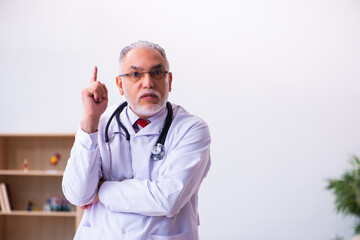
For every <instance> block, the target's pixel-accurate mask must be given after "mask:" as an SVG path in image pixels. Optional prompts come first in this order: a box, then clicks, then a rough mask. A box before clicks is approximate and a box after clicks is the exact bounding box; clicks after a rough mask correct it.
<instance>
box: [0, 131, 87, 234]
mask: <svg viewBox="0 0 360 240" xmlns="http://www.w3.org/2000/svg"><path fill="white" fill-rule="evenodd" d="M73 142H74V135H70V134H68V135H0V182H4V183H6V185H7V188H8V195H9V199H10V204H11V211H10V212H7V213H4V212H0V239H6V240H13V239H30V240H32V239H36V240H43V239H44V240H45V239H53V240H57V239H59V240H60V239H61V240H66V239H69V240H70V239H73V237H74V234H75V230H76V227H77V225H78V223H79V221H80V218H81V216H82V212H81V210H80V209H79V208H75V211H70V212H64V211H50V212H49V211H43V206H44V204H46V200H47V199H49V198H51V196H52V195H57V196H58V197H59V198H60V199H64V198H65V197H64V195H63V193H62V189H61V181H62V176H63V172H64V169H65V166H66V162H67V160H68V158H69V156H70V149H71V147H72V144H73ZM56 154H59V155H60V161H59V162H58V164H57V165H56V166H53V165H51V164H50V159H51V157H52V156H54V155H56ZM24 159H27V161H28V170H27V171H24V170H23V169H24ZM29 202H31V203H32V206H33V209H35V210H32V211H27V206H28V203H29Z"/></svg>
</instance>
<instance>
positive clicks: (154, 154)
mask: <svg viewBox="0 0 360 240" xmlns="http://www.w3.org/2000/svg"><path fill="white" fill-rule="evenodd" d="M164 156H165V151H164V146H163V145H162V144H161V143H157V144H156V145H155V146H154V147H153V149H152V150H151V158H152V159H153V160H154V161H159V160H163V159H164Z"/></svg>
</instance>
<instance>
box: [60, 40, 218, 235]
mask: <svg viewBox="0 0 360 240" xmlns="http://www.w3.org/2000/svg"><path fill="white" fill-rule="evenodd" d="M119 70H120V75H119V76H118V77H117V78H116V84H117V87H118V89H119V92H120V94H121V95H125V98H126V101H127V103H128V105H127V106H126V107H125V108H124V109H123V110H122V111H121V113H120V115H119V118H118V120H119V121H117V120H116V119H115V118H114V119H113V120H112V121H111V122H110V125H109V128H108V131H107V134H108V136H109V141H108V143H107V142H105V127H106V124H107V122H108V121H109V119H110V116H111V115H112V113H113V112H114V111H115V109H116V108H117V107H118V106H119V105H120V104H121V103H120V104H118V105H117V106H114V107H109V108H108V109H107V103H108V92H107V88H106V86H105V85H104V84H103V83H101V82H100V81H98V80H97V68H96V67H95V68H94V71H93V73H92V77H91V80H90V85H89V87H88V88H86V89H84V90H83V91H82V101H83V107H84V114H83V117H82V119H81V127H80V128H79V130H78V132H77V134H76V138H75V142H74V145H73V148H72V150H71V156H70V159H69V160H68V163H67V166H66V170H65V173H64V177H63V182H62V186H63V192H64V194H65V196H66V198H67V199H68V200H69V201H70V202H71V203H73V204H75V205H77V206H81V207H82V208H83V209H85V213H84V216H83V218H82V220H81V223H80V225H79V228H78V230H77V232H76V235H75V238H74V239H84V240H90V239H96V240H100V239H104V240H112V239H129V240H130V239H131V240H147V239H154V240H196V239H199V236H198V225H199V214H198V191H199V188H200V184H201V182H202V180H203V179H204V177H205V176H206V174H207V172H208V170H209V168H210V149H209V148H210V141H211V139H210V133H209V128H208V126H207V125H206V123H205V122H204V121H202V120H201V119H200V118H198V117H196V116H194V115H191V114H190V113H188V112H187V111H186V110H185V109H184V108H182V107H181V106H179V105H176V104H173V103H172V104H171V105H169V106H168V107H170V110H172V112H173V116H172V122H171V125H170V128H169V131H168V134H167V136H166V140H165V143H164V148H163V149H164V154H165V155H164V157H163V158H162V159H160V160H159V159H156V160H154V159H153V158H152V157H151V151H152V149H153V147H154V145H155V144H156V142H157V140H158V138H159V135H160V134H161V132H162V131H163V129H164V123H165V119H166V117H167V115H168V113H169V112H170V110H169V109H168V107H167V106H166V105H167V104H166V103H167V100H168V95H169V92H170V91H171V83H172V73H171V72H169V63H168V60H167V58H166V54H165V51H164V50H163V49H162V48H161V47H160V46H159V45H157V44H154V43H151V42H146V41H139V42H135V43H133V44H131V45H129V46H127V47H125V48H124V49H123V50H122V51H121V54H120V68H119ZM119 122H120V123H122V124H123V125H124V127H125V128H126V129H127V131H128V132H129V135H130V140H129V141H128V140H127V139H126V134H125V132H124V130H123V129H122V128H121V127H120V126H119Z"/></svg>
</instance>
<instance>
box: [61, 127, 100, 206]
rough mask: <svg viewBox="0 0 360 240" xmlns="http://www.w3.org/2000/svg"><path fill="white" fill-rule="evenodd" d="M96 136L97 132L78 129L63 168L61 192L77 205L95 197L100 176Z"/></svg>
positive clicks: (86, 202)
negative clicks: (91, 132)
mask: <svg viewBox="0 0 360 240" xmlns="http://www.w3.org/2000/svg"><path fill="white" fill-rule="evenodd" d="M97 136H98V134H97V133H93V134H87V133H86V132H84V131H83V130H81V129H79V130H78V132H77V134H76V137H75V142H74V145H73V147H72V149H71V154H70V158H69V160H68V162H67V165H66V168H65V172H64V176H63V180H62V189H63V193H64V195H65V197H66V199H67V200H68V201H69V202H71V203H72V204H74V205H77V206H84V205H86V204H88V203H90V202H91V201H92V200H93V199H94V198H95V196H96V194H97V190H98V184H99V180H100V179H101V177H102V171H101V158H100V154H99V150H98V145H97V141H98V140H97Z"/></svg>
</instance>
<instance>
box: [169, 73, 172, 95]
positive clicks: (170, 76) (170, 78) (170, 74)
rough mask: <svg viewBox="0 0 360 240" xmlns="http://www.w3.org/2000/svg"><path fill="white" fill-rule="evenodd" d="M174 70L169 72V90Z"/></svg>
mask: <svg viewBox="0 0 360 240" xmlns="http://www.w3.org/2000/svg"><path fill="white" fill-rule="evenodd" d="M171 84H172V72H170V73H169V92H171Z"/></svg>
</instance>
